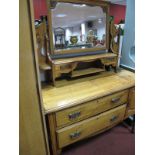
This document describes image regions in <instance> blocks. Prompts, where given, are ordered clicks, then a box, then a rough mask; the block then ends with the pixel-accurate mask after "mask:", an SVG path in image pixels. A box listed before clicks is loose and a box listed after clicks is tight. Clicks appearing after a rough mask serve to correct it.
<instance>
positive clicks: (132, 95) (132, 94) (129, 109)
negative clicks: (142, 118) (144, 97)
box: [125, 87, 135, 118]
mask: <svg viewBox="0 0 155 155" xmlns="http://www.w3.org/2000/svg"><path fill="white" fill-rule="evenodd" d="M134 114H135V87H133V88H131V89H130V91H129V103H128V106H127V110H126V115H125V118H127V117H128V116H131V115H134Z"/></svg>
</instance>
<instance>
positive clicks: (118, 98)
mask: <svg viewBox="0 0 155 155" xmlns="http://www.w3.org/2000/svg"><path fill="white" fill-rule="evenodd" d="M118 101H120V97H117V98H113V99H112V100H111V102H112V103H117V102H118Z"/></svg>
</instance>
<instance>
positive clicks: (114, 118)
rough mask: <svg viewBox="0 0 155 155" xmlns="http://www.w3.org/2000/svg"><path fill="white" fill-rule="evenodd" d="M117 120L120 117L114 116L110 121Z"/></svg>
mask: <svg viewBox="0 0 155 155" xmlns="http://www.w3.org/2000/svg"><path fill="white" fill-rule="evenodd" d="M117 119H118V116H112V117H111V119H110V121H111V122H114V121H115V120H117Z"/></svg>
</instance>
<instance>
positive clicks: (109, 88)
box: [42, 70, 135, 114]
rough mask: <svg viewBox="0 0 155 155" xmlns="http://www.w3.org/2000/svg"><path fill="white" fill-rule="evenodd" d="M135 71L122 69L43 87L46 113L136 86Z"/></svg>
mask: <svg viewBox="0 0 155 155" xmlns="http://www.w3.org/2000/svg"><path fill="white" fill-rule="evenodd" d="M134 85H135V78H134V73H132V72H130V71H127V70H121V71H120V72H118V73H115V74H113V75H111V76H107V77H99V78H96V79H91V80H87V81H83V82H78V83H74V84H72V85H67V86H63V87H60V88H56V87H52V86H48V87H45V88H44V89H42V97H43V104H44V110H45V113H46V114H47V113H50V112H55V111H59V110H62V109H64V108H68V107H72V106H75V105H78V104H80V103H83V102H87V101H91V100H93V99H97V98H99V97H103V96H106V95H110V94H112V93H115V92H118V91H121V90H124V89H127V88H130V87H134Z"/></svg>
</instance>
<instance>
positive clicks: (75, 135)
mask: <svg viewBox="0 0 155 155" xmlns="http://www.w3.org/2000/svg"><path fill="white" fill-rule="evenodd" d="M80 135H81V132H80V131H76V132H74V133H71V134H70V135H69V136H70V138H71V139H75V138H78V137H79V136H80Z"/></svg>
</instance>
